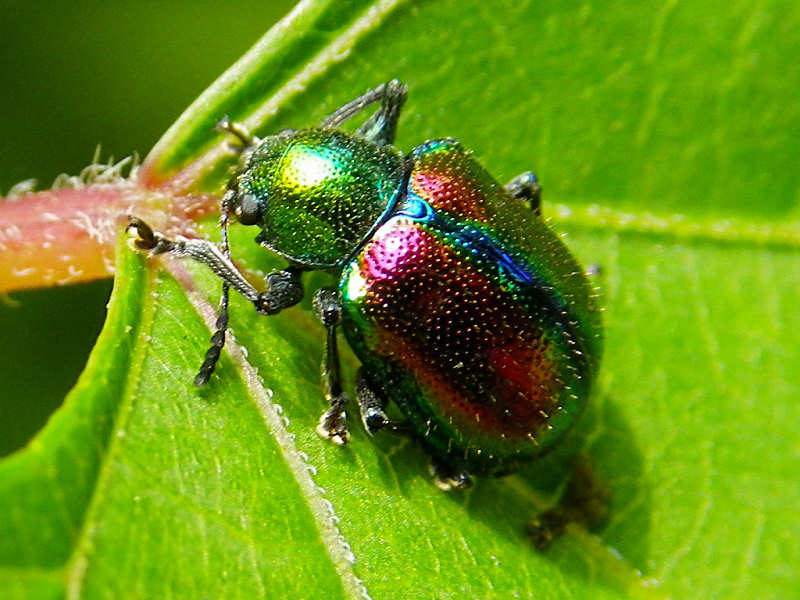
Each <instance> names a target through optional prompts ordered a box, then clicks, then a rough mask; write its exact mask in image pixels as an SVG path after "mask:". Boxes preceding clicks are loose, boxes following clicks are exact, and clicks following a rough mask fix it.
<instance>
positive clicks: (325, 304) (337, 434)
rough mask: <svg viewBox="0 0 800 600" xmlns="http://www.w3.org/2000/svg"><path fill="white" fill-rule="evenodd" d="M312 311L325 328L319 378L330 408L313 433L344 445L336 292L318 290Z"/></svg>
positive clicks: (339, 307)
mask: <svg viewBox="0 0 800 600" xmlns="http://www.w3.org/2000/svg"><path fill="white" fill-rule="evenodd" d="M314 311H315V312H316V313H317V316H318V317H319V320H320V321H322V324H323V325H324V326H325V333H326V337H325V355H324V356H323V359H322V377H323V379H324V380H325V399H326V400H327V401H328V403H329V405H330V408H328V410H327V411H325V413H324V414H323V415H322V417H320V419H319V425H318V426H317V433H319V434H320V435H321V436H322V437H324V438H328V439H330V440H331V441H333V442H334V443H336V444H340V445H342V444H346V443H347V441H348V439H349V438H350V432H348V431H347V413H346V412H345V406H346V405H347V402H348V398H347V394H345V393H344V391H343V390H342V379H341V368H340V366H339V347H338V343H337V340H336V328H337V327H338V326H339V324H340V323H341V322H342V305H341V301H340V300H339V292H338V291H336V290H332V289H327V288H320V289H318V290H317V291H316V293H315V294H314Z"/></svg>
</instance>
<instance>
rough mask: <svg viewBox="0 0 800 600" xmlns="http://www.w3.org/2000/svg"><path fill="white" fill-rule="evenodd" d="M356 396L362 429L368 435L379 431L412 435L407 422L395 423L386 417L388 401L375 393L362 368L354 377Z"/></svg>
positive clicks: (380, 394) (384, 396) (383, 395)
mask: <svg viewBox="0 0 800 600" xmlns="http://www.w3.org/2000/svg"><path fill="white" fill-rule="evenodd" d="M356 396H357V398H358V409H359V412H360V413H361V422H362V423H364V429H366V430H367V433H368V434H370V435H374V434H375V433H377V432H378V431H381V430H386V431H391V432H393V433H398V434H403V435H410V434H411V433H412V432H411V427H410V425H409V424H408V422H407V421H395V420H392V419H390V418H389V417H388V416H387V415H386V405H387V404H388V403H389V401H388V400H387V398H386V395H385V394H383V393H380V392H378V391H376V390H375V388H374V387H373V386H372V384H371V383H370V381H369V377H367V374H366V372H365V371H364V367H361V368H359V369H358V375H357V376H356Z"/></svg>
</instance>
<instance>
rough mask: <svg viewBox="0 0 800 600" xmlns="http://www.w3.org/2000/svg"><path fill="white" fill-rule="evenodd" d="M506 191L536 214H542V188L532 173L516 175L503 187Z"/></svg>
mask: <svg viewBox="0 0 800 600" xmlns="http://www.w3.org/2000/svg"><path fill="white" fill-rule="evenodd" d="M505 188H506V191H507V192H508V193H509V194H511V195H512V196H514V198H518V199H520V200H523V201H524V202H525V203H526V204H528V206H530V208H531V210H532V211H533V212H534V213H535V214H537V215H541V214H542V186H541V185H539V180H538V179H536V175H535V174H534V173H533V171H526V172H525V173H522V175H517V176H516V177H514V179H512V180H511V181H509V182H508V183H507V184H506V185H505Z"/></svg>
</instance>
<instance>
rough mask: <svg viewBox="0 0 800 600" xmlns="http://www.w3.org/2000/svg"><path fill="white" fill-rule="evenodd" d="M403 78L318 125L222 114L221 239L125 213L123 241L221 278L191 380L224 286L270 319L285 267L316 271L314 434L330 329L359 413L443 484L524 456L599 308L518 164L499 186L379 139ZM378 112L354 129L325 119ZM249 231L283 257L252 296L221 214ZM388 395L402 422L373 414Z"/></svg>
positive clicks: (588, 352)
mask: <svg viewBox="0 0 800 600" xmlns="http://www.w3.org/2000/svg"><path fill="white" fill-rule="evenodd" d="M406 92H407V88H406V86H405V85H403V84H401V83H400V82H398V81H396V80H393V81H389V82H388V83H386V84H384V85H381V86H379V87H377V88H375V89H374V90H371V91H369V92H367V93H366V94H364V95H363V96H361V97H359V98H356V99H355V100H353V101H352V102H350V103H348V104H345V105H344V106H342V107H341V108H340V109H339V110H337V111H336V112H334V113H333V114H332V115H330V116H329V117H328V118H326V119H325V120H324V121H322V123H321V124H320V126H319V127H315V128H311V129H303V130H298V131H294V130H287V131H282V132H280V133H278V134H277V135H273V136H269V137H267V138H264V139H257V138H255V137H252V136H250V135H249V134H248V133H247V132H246V131H244V130H243V129H242V128H241V127H240V126H237V125H234V124H232V123H230V122H229V121H227V120H223V122H222V123H221V124H220V128H221V129H223V130H225V131H228V132H230V133H232V134H234V135H235V136H237V137H238V138H239V139H240V140H241V141H242V143H243V144H244V146H245V147H244V150H243V152H242V165H243V167H242V168H241V170H240V171H239V172H238V173H237V174H236V175H235V176H234V177H233V178H232V179H231V181H230V182H229V184H228V189H227V191H226V192H225V195H224V196H223V198H222V216H221V227H222V239H223V249H222V250H220V249H219V248H218V247H217V245H215V244H213V243H211V242H208V241H202V240H190V239H185V238H178V239H175V240H170V239H167V238H166V237H165V236H163V235H162V234H159V233H156V232H153V231H152V230H151V229H150V227H149V226H147V225H146V224H145V223H144V222H142V221H141V220H140V219H137V218H135V217H131V218H130V224H129V229H134V230H136V233H137V234H138V239H137V241H136V244H137V246H138V247H139V248H140V249H143V250H149V251H150V252H151V253H152V254H160V253H168V254H170V255H172V256H174V257H180V258H184V257H187V258H192V259H194V260H196V261H199V262H202V263H204V264H206V265H208V266H209V267H210V268H211V269H212V270H213V271H214V273H216V274H217V275H218V276H219V277H220V278H221V279H222V281H223V297H222V301H221V307H220V315H219V318H218V322H217V330H216V332H215V333H214V335H213V337H212V345H211V348H210V349H209V351H208V352H207V354H206V358H205V361H204V362H203V364H202V366H201V367H200V370H199V373H198V375H197V378H196V379H195V383H196V384H197V385H198V386H199V385H203V384H204V383H206V382H207V381H208V379H209V377H210V376H211V373H212V372H213V370H214V367H215V365H216V363H217V360H218V359H219V356H220V351H221V349H222V346H223V344H224V342H225V330H226V327H227V324H228V314H227V308H228V289H229V288H230V287H232V288H234V289H235V290H237V291H238V292H239V293H241V294H242V295H243V296H244V297H245V298H246V299H247V300H249V301H250V302H252V303H253V305H254V306H255V308H256V310H257V311H258V312H259V313H262V314H265V315H271V314H275V313H278V312H280V311H281V310H283V309H284V308H287V307H289V306H292V305H294V304H296V303H298V302H299V301H300V300H301V298H302V297H303V286H302V283H301V277H302V274H303V273H304V272H305V271H309V270H315V269H322V270H326V271H330V272H331V273H333V274H334V275H335V276H336V277H337V278H338V289H326V288H321V289H318V290H317V291H316V293H315V295H314V302H313V304H314V307H315V311H316V312H317V314H318V315H319V318H320V319H321V321H322V324H323V325H324V326H325V329H326V331H327V341H326V348H325V358H324V362H323V377H324V378H325V380H326V387H327V392H326V398H327V401H328V403H329V408H328V410H327V411H326V412H325V413H324V414H323V415H322V417H321V419H320V422H319V427H318V431H319V433H320V434H321V435H322V436H323V437H326V438H329V439H331V440H333V441H334V442H336V443H338V444H344V443H346V442H347V440H348V430H347V422H346V412H345V408H346V406H347V403H348V397H347V395H346V394H345V393H344V392H343V390H342V385H341V381H340V375H339V358H338V352H337V345H336V335H337V329H338V327H339V326H340V325H341V326H342V328H343V330H344V335H345V337H346V339H347V341H348V343H349V344H350V346H351V347H352V349H353V351H354V352H355V354H356V356H357V357H358V358H359V359H360V361H361V363H362V366H361V368H360V369H359V372H358V379H357V382H356V390H357V396H358V406H359V409H360V412H361V419H362V421H363V423H364V427H365V428H366V430H367V431H368V432H369V433H370V434H372V433H375V432H377V431H378V430H380V429H390V430H395V431H398V432H406V433H408V434H410V435H412V436H413V437H416V438H418V439H419V440H420V441H421V443H422V444H423V445H424V447H425V448H426V449H427V451H428V452H429V454H430V455H431V457H432V471H433V473H434V475H435V480H436V483H437V485H439V486H440V487H441V488H443V489H450V488H453V487H465V486H468V485H469V484H470V483H471V476H472V475H499V474H504V473H507V472H509V471H511V470H513V469H514V467H515V466H516V465H517V464H518V463H520V462H522V461H525V460H527V459H531V458H534V457H537V456H540V455H541V454H542V453H543V452H545V451H546V450H547V449H548V448H550V447H552V446H553V444H554V443H555V442H556V440H557V439H558V438H559V437H560V436H561V435H562V434H563V433H564V432H565V431H566V430H567V429H568V428H569V427H570V426H571V425H572V424H573V423H574V421H575V419H576V417H577V416H578V414H579V413H580V412H581V410H582V408H583V407H584V405H585V404H586V401H587V398H588V397H589V393H590V390H591V387H592V381H593V379H594V377H595V373H596V371H597V368H598V362H599V359H600V354H601V322H600V321H601V320H600V312H599V309H598V308H597V307H596V306H595V296H594V295H593V291H592V287H591V285H590V284H589V282H588V281H587V278H586V276H585V274H584V272H583V270H582V269H581V267H580V266H579V265H578V263H577V262H576V261H575V259H574V258H573V257H572V255H571V254H570V253H569V251H568V250H567V248H566V247H565V246H564V245H563V244H562V242H561V241H560V240H559V238H558V237H557V236H556V235H555V234H554V233H553V232H552V231H551V230H550V228H549V227H548V226H547V225H546V224H545V222H544V220H543V219H542V217H541V216H540V212H539V196H540V189H539V186H538V184H537V182H536V178H535V176H534V175H533V174H532V173H525V174H524V175H521V176H519V177H517V178H515V179H514V180H512V181H511V182H510V183H509V184H508V185H506V186H505V187H503V186H501V185H499V184H497V182H496V181H495V180H494V179H493V178H492V176H491V175H489V173H487V172H486V171H485V170H484V169H483V167H481V165H480V164H478V162H477V161H476V160H475V159H474V158H473V157H472V156H471V154H470V153H469V152H468V151H467V150H465V149H464V148H463V147H462V146H461V145H460V144H459V143H458V142H457V141H456V140H454V139H451V138H448V139H440V140H434V141H428V142H425V143H424V144H422V145H420V146H418V147H417V148H416V149H414V151H413V152H411V154H409V155H408V156H404V155H403V154H402V153H401V152H400V151H399V150H397V149H396V148H395V147H394V146H392V143H393V141H394V137H395V130H396V127H397V121H398V117H399V115H400V110H401V108H402V106H403V103H404V102H405V98H406ZM375 103H380V106H379V108H378V109H377V111H376V112H375V113H374V114H373V115H372V116H371V117H370V118H369V119H368V120H367V121H366V122H365V123H364V124H363V125H362V126H361V127H360V128H358V130H357V131H356V132H355V133H353V134H350V133H346V132H344V131H341V130H340V129H339V126H340V125H341V124H342V123H344V122H345V121H347V120H348V119H350V118H351V117H352V116H354V115H355V114H357V113H359V112H360V111H362V110H363V109H365V108H366V107H368V106H370V105H372V104H375ZM230 215H235V217H236V218H237V219H238V221H239V223H242V224H243V225H257V226H258V227H259V228H260V229H261V233H260V234H259V235H258V237H257V238H256V241H257V242H258V243H259V244H260V245H261V246H263V247H265V248H267V249H268V250H270V251H272V252H275V253H277V254H278V255H280V256H282V257H283V258H285V259H286V260H287V262H288V266H287V268H286V269H284V270H283V271H279V272H273V273H271V274H270V275H268V276H267V279H266V283H267V290H266V291H265V292H259V291H258V290H256V289H255V288H254V287H253V286H252V285H251V284H250V283H248V282H247V280H245V278H244V277H243V276H242V275H241V274H240V272H239V271H238V270H237V268H236V267H235V266H234V264H233V263H232V262H231V260H230V257H229V251H228V244H227V221H228V218H229V216H230ZM389 401H394V402H395V404H396V405H397V406H398V407H399V409H400V411H401V412H402V413H403V414H404V416H405V420H404V421H402V422H398V421H393V420H390V419H389V417H387V414H386V412H385V409H386V406H387V404H388V402H389Z"/></svg>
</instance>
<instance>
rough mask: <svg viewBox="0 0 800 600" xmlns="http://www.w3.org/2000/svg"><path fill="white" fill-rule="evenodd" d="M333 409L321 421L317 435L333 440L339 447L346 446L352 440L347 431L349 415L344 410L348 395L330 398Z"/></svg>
mask: <svg viewBox="0 0 800 600" xmlns="http://www.w3.org/2000/svg"><path fill="white" fill-rule="evenodd" d="M328 401H329V402H330V404H331V407H330V408H329V409H328V410H327V411H325V414H323V415H322V416H321V417H320V419H319V425H317V433H318V434H319V435H320V436H322V437H324V438H325V439H328V440H331V441H332V442H333V443H334V444H336V445H338V446H344V445H345V444H346V443H347V442H348V441H349V440H350V432H349V431H348V430H347V413H346V412H345V410H344V407H345V405H346V404H347V402H348V398H347V394H345V393H341V394H339V395H338V396H334V397H329V398H328Z"/></svg>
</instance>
